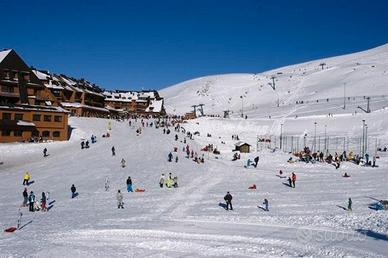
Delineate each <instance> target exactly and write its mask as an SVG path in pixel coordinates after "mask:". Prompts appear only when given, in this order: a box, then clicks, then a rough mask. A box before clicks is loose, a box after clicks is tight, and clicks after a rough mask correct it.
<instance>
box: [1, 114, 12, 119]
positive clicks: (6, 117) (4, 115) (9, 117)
mask: <svg viewBox="0 0 388 258" xmlns="http://www.w3.org/2000/svg"><path fill="white" fill-rule="evenodd" d="M3 120H11V113H3Z"/></svg>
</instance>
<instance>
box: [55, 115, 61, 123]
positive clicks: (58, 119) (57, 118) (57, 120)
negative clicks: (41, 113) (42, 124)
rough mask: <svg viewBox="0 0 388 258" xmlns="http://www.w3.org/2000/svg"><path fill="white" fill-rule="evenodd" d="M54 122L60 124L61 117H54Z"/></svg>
mask: <svg viewBox="0 0 388 258" xmlns="http://www.w3.org/2000/svg"><path fill="white" fill-rule="evenodd" d="M54 121H55V122H62V117H61V116H54Z"/></svg>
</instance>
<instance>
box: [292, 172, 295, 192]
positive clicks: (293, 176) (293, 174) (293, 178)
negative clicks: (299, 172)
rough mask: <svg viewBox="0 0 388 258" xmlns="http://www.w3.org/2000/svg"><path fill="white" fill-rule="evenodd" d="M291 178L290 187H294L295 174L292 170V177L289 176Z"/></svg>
mask: <svg viewBox="0 0 388 258" xmlns="http://www.w3.org/2000/svg"><path fill="white" fill-rule="evenodd" d="M291 179H292V187H294V188H295V182H296V175H295V173H294V172H292V177H291Z"/></svg>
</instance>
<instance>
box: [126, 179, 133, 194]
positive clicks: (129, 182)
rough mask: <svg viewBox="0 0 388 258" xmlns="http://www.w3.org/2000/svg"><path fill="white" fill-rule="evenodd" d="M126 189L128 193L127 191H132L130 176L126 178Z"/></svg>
mask: <svg viewBox="0 0 388 258" xmlns="http://www.w3.org/2000/svg"><path fill="white" fill-rule="evenodd" d="M127 191H128V193H129V192H133V189H132V179H131V177H130V176H129V177H128V178H127Z"/></svg>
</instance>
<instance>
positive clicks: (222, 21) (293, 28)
mask: <svg viewBox="0 0 388 258" xmlns="http://www.w3.org/2000/svg"><path fill="white" fill-rule="evenodd" d="M0 10H1V11H0V13H1V27H0V28H1V34H0V48H14V49H15V50H16V51H17V52H18V53H19V54H20V55H21V56H22V57H23V58H24V59H25V61H26V62H27V63H28V64H29V65H33V66H35V67H38V68H41V69H47V70H50V71H51V72H57V73H65V74H68V75H71V76H74V77H83V78H86V79H88V80H90V81H92V82H95V83H97V84H99V85H101V86H102V87H104V88H108V89H114V88H117V89H151V88H153V89H160V88H163V87H166V86H169V85H172V84H175V83H178V82H181V81H184V80H188V79H192V78H195V77H199V76H204V75H211V74H223V73H239V72H248V73H256V72H262V71H265V70H268V69H272V68H277V67H280V66H284V65H289V64H295V63H299V62H303V61H307V60H312V59H317V58H322V57H328V56H335V55H340V54H344V53H351V52H355V51H360V50H365V49H368V48H372V47H375V46H379V45H382V44H385V43H388V29H387V28H388V1H384V0H373V1H360V0H348V1H344V0H335V1H332V0H325V1H319V0H314V1H313V0H311V1H308V0H292V1H291V0H289V1H286V0H283V1H281V0H279V1H271V0H268V1H260V0H256V1H248V0H239V1H229V0H219V1H215V0H214V1H212V0H208V1H201V0H196V1H193V0H181V1H177V0H174V1H173V0H166V1H157V0H154V1H150V0H144V1H140V0H139V1H114V0H111V1H80V0H78V1H73V0H67V1H53V0H51V1H46V0H45V1H41V0H36V1H10V0H6V1H4V0H0Z"/></svg>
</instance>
